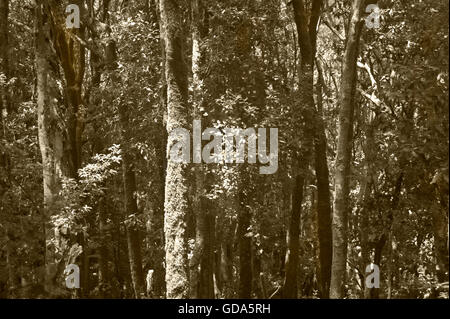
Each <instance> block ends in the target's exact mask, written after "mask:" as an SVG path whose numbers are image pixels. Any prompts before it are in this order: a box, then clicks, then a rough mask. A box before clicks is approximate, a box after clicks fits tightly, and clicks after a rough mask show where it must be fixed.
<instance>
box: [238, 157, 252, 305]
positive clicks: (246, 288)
mask: <svg viewBox="0 0 450 319" xmlns="http://www.w3.org/2000/svg"><path fill="white" fill-rule="evenodd" d="M241 165H242V166H241V167H240V168H239V170H240V174H239V176H240V181H239V183H240V185H239V186H238V191H239V194H238V199H239V205H238V207H239V211H238V226H237V227H238V245H239V246H238V247H239V294H238V296H239V298H240V299H250V298H251V297H252V291H253V289H252V288H253V287H252V283H253V267H252V236H251V235H249V232H250V229H249V228H250V222H251V212H250V208H249V207H248V198H249V194H248V193H249V188H248V185H249V184H248V180H249V176H248V174H249V172H248V171H247V170H248V166H247V165H246V164H241Z"/></svg>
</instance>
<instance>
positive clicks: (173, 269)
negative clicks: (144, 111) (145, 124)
mask: <svg viewBox="0 0 450 319" xmlns="http://www.w3.org/2000/svg"><path fill="white" fill-rule="evenodd" d="M160 14H161V22H162V26H163V30H164V31H163V32H164V43H165V53H166V54H165V61H164V64H165V72H166V83H167V111H168V115H167V125H166V126H167V132H168V133H169V134H170V132H171V131H172V130H173V129H176V128H187V127H188V112H189V109H188V104H187V101H188V85H187V83H188V82H187V68H186V63H185V60H184V49H183V47H184V45H183V44H184V26H183V20H182V8H181V7H180V6H179V4H178V3H177V1H175V0H160ZM173 143H174V141H172V140H171V139H170V138H169V140H168V142H167V153H166V154H167V156H168V157H169V154H170V153H169V152H170V149H171V146H172V144H173ZM187 166H188V165H187V164H183V163H175V162H173V161H170V160H169V161H168V163H167V172H166V186H165V219H164V233H165V241H166V245H165V246H166V285H167V292H166V295H167V298H188V297H189V270H188V257H187V236H186V215H187V212H188V180H187V176H188V167H187Z"/></svg>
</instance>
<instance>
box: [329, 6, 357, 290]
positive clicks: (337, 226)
mask: <svg viewBox="0 0 450 319" xmlns="http://www.w3.org/2000/svg"><path fill="white" fill-rule="evenodd" d="M363 9H364V1H363V0H354V1H353V5H352V13H351V19H350V22H349V28H348V33H347V40H346V47H345V53H344V60H343V63H342V74H341V81H340V82H341V84H340V90H339V107H340V109H339V136H338V142H337V152H336V161H335V176H334V180H335V195H334V196H335V197H334V203H333V207H334V210H333V221H332V230H333V263H332V268H331V285H330V297H331V298H342V297H343V296H344V293H343V285H344V283H345V271H346V264H347V242H348V240H347V236H348V215H349V207H350V206H349V187H350V186H349V182H350V180H349V179H350V164H351V158H352V157H351V155H352V138H353V117H354V108H355V91H356V80H357V69H356V62H357V58H358V50H359V40H360V36H361V30H362V26H363V21H362V19H361V17H362V13H363Z"/></svg>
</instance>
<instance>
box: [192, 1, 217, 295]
mask: <svg viewBox="0 0 450 319" xmlns="http://www.w3.org/2000/svg"><path fill="white" fill-rule="evenodd" d="M191 4H192V29H193V32H192V77H193V80H192V82H193V101H194V104H195V110H194V114H195V116H196V118H195V119H196V120H198V119H201V118H202V116H201V112H200V108H201V107H202V106H203V107H205V108H206V109H207V107H208V106H207V105H206V103H205V101H204V98H203V94H204V91H205V89H206V88H204V87H202V82H203V80H204V79H203V78H202V76H201V69H202V67H203V61H204V60H205V55H206V50H205V45H204V41H205V39H206V36H207V35H208V25H207V23H208V20H207V19H208V17H207V11H206V7H205V6H204V5H203V1H202V0H194V1H192V2H191ZM208 176H209V175H208V168H207V166H206V165H201V164H200V165H196V167H195V179H196V189H195V192H196V195H195V204H194V205H195V214H196V241H195V247H194V251H193V256H192V258H191V262H190V269H191V272H190V275H191V278H190V279H191V280H190V281H191V287H192V288H191V290H192V291H191V297H192V298H214V223H215V216H214V210H213V207H214V206H213V205H212V203H211V200H210V199H209V198H208V194H209V193H210V192H211V181H210V178H209V177H208Z"/></svg>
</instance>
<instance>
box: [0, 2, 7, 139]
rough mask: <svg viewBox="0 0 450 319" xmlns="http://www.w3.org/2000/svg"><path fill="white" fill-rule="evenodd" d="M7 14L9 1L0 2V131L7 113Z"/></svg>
mask: <svg viewBox="0 0 450 319" xmlns="http://www.w3.org/2000/svg"><path fill="white" fill-rule="evenodd" d="M8 14H9V0H0V120H1V123H0V129H3V128H4V125H2V123H3V119H4V117H5V116H6V114H8V112H9V98H8V89H7V86H6V83H7V82H8V79H9V58H8V55H9V43H8ZM0 134H1V133H0Z"/></svg>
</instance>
